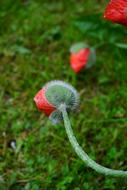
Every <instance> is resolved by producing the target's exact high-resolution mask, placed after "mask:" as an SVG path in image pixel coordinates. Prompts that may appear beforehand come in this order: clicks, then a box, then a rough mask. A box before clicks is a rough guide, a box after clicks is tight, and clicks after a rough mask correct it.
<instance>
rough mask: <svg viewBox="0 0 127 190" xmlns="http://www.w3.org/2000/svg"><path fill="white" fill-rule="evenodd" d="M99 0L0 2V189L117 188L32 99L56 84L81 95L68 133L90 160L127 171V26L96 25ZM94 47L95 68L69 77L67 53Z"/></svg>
mask: <svg viewBox="0 0 127 190" xmlns="http://www.w3.org/2000/svg"><path fill="white" fill-rule="evenodd" d="M108 2H109V1H106V0H79V1H76V0H59V1H57V0H17V1H15V0H1V1H0V190H110V189H111V190H124V189H127V181H126V180H124V179H117V178H116V179H115V178H111V177H105V176H102V175H100V174H97V173H96V172H95V171H93V170H92V169H90V168H87V167H86V166H85V164H84V163H83V162H82V161H81V160H80V159H79V158H78V157H77V155H76V154H75V153H74V151H73V149H72V147H71V145H70V143H69V141H68V139H67V135H66V133H65V130H64V127H63V126H62V124H61V125H57V126H53V125H52V124H51V123H50V121H49V120H48V118H46V117H45V116H44V114H42V113H40V112H39V111H38V110H37V109H36V107H35V105H34V103H33V97H34V96H35V94H36V93H37V91H38V90H39V89H41V87H42V86H43V85H44V84H45V83H46V82H48V81H50V80H54V79H59V80H64V81H66V82H69V83H70V84H72V85H73V86H74V87H75V88H76V89H77V90H78V91H79V93H80V96H81V103H80V108H79V110H78V113H77V114H76V115H70V117H71V122H72V127H73V129H74V133H75V135H76V137H77V139H78V141H79V143H80V145H81V146H82V147H83V149H84V150H86V152H87V153H88V154H89V155H90V157H91V158H93V159H95V160H96V161H97V162H99V163H101V164H102V165H104V166H107V167H111V168H114V169H123V170H127V156H126V153H127V141H126V137H127V111H126V110H127V53H126V51H127V38H126V37H127V28H125V27H123V26H120V25H117V24H112V23H110V22H108V21H105V20H104V19H103V13H104V10H105V7H106V5H107V3H108ZM76 42H86V43H88V44H89V45H90V46H92V47H93V46H94V47H96V53H97V62H96V64H95V65H94V66H93V67H92V68H91V69H89V70H84V71H82V72H81V73H80V74H78V75H77V74H75V73H74V72H73V71H72V70H71V68H70V65H69V49H70V46H71V45H72V44H74V43H76Z"/></svg>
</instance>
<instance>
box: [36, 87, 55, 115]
mask: <svg viewBox="0 0 127 190" xmlns="http://www.w3.org/2000/svg"><path fill="white" fill-rule="evenodd" d="M34 101H35V103H36V106H37V108H38V109H39V110H41V111H43V112H44V113H45V114H46V115H47V116H49V115H50V114H51V113H52V112H53V111H54V110H55V107H54V106H53V105H52V104H51V103H49V102H48V100H47V99H46V96H45V88H42V89H41V90H40V91H39V92H38V93H37V94H36V95H35V97H34Z"/></svg>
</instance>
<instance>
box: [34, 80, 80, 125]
mask: <svg viewBox="0 0 127 190" xmlns="http://www.w3.org/2000/svg"><path fill="white" fill-rule="evenodd" d="M78 100H79V96H78V93H77V91H76V90H75V89H74V88H73V87H72V86H71V85H69V84H67V83H64V82H62V81H51V82H49V83H47V84H46V85H45V86H44V87H43V88H42V89H41V90H40V91H39V92H38V93H37V94H36V95H35V97H34V101H35V103H36V106H37V108H38V109H39V110H41V111H43V112H44V113H45V114H46V115H47V116H49V119H50V120H51V121H52V122H53V123H54V124H56V123H59V122H60V121H61V120H62V119H63V118H62V114H61V111H60V109H59V108H60V106H61V105H64V106H65V107H66V110H67V111H68V112H70V111H74V110H76V108H77V106H78Z"/></svg>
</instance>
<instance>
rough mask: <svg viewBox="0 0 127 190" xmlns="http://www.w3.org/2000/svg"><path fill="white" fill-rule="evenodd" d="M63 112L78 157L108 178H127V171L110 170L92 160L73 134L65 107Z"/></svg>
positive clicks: (67, 131)
mask: <svg viewBox="0 0 127 190" xmlns="http://www.w3.org/2000/svg"><path fill="white" fill-rule="evenodd" d="M61 111H62V115H63V120H64V125H65V129H66V133H67V135H68V138H69V141H70V143H71V145H72V147H73V148H74V150H75V152H76V153H77V155H78V156H79V157H80V158H81V159H82V160H83V161H84V162H85V164H86V165H87V166H89V167H91V168H92V169H94V170H95V171H97V172H98V173H101V174H105V175H107V176H114V177H127V171H122V170H113V169H109V168H106V167H104V166H101V165H100V164H97V163H96V162H95V161H94V160H92V159H91V158H90V157H89V156H88V155H87V153H85V152H84V150H83V149H82V148H81V147H80V145H79V144H78V142H77V140H76V138H75V135H74V133H73V130H72V128H71V124H70V120H69V117H68V114H67V111H66V108H65V106H62V107H61Z"/></svg>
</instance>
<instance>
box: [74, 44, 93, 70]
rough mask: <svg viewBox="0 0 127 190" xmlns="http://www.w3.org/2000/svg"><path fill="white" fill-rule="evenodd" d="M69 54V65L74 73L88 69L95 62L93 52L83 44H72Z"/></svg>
mask: <svg viewBox="0 0 127 190" xmlns="http://www.w3.org/2000/svg"><path fill="white" fill-rule="evenodd" d="M70 53H71V54H70V65H71V68H72V69H73V70H74V72H76V73H78V72H80V71H81V70H82V69H84V68H90V67H91V66H92V65H93V64H94V63H95V61H96V54H95V50H94V49H93V48H91V47H89V46H88V45H87V44H84V43H77V44H74V45H73V46H72V47H71V49H70Z"/></svg>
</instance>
